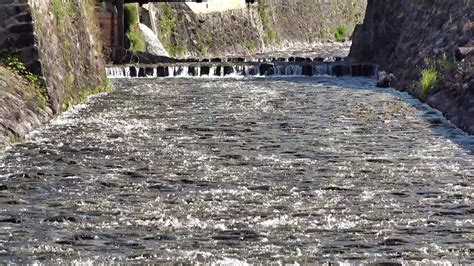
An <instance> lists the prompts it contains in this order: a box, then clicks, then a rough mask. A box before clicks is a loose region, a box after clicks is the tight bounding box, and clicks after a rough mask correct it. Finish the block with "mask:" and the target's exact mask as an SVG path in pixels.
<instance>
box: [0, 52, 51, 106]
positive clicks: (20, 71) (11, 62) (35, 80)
mask: <svg viewBox="0 0 474 266" xmlns="http://www.w3.org/2000/svg"><path fill="white" fill-rule="evenodd" d="M0 64H1V65H4V66H5V67H6V68H8V69H10V70H11V71H12V72H13V73H15V74H17V75H19V76H20V77H22V78H23V79H24V80H25V83H26V85H27V88H28V90H29V93H31V94H32V95H34V96H35V97H36V99H37V102H38V107H39V108H40V109H42V110H45V109H46V107H47V106H48V102H49V98H48V94H47V93H46V84H45V82H44V80H43V78H41V77H40V76H38V75H35V74H33V73H31V72H30V71H28V69H27V68H26V66H25V65H24V64H23V63H22V62H21V61H20V59H19V58H18V57H16V56H14V55H11V54H9V53H7V52H6V51H1V50H0Z"/></svg>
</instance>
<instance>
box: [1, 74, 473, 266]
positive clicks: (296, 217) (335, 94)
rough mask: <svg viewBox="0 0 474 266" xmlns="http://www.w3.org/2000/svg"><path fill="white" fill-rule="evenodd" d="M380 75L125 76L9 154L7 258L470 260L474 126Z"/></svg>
mask: <svg viewBox="0 0 474 266" xmlns="http://www.w3.org/2000/svg"><path fill="white" fill-rule="evenodd" d="M374 83H375V82H374V80H370V79H366V78H352V77H351V78H336V77H327V76H320V77H308V78H306V77H289V78H283V77H275V78H258V77H240V78H159V79H158V78H155V79H115V80H114V84H115V86H116V89H115V91H113V92H111V93H109V94H104V95H100V96H96V97H93V98H91V99H90V100H89V101H88V102H87V103H86V104H84V105H81V106H79V108H76V109H74V110H72V111H69V112H67V113H64V114H63V115H61V116H60V117H58V118H56V119H54V120H53V121H52V122H51V123H50V124H48V125H47V126H46V127H44V128H42V129H41V130H39V131H36V132H34V133H33V134H31V135H30V136H29V138H28V140H27V141H26V142H25V143H22V144H17V145H15V146H13V147H11V148H9V149H8V150H7V151H6V152H4V153H3V154H2V155H0V261H3V262H16V263H31V262H35V261H39V262H82V263H84V262H92V261H94V262H101V261H102V262H104V261H110V260H118V261H135V262H144V261H146V262H156V263H163V262H181V263H193V262H203V263H217V264H237V263H241V264H244V263H276V264H278V263H295V262H298V263H311V262H341V263H342V262H353V263H360V262H396V263H405V262H421V263H426V264H432V263H440V264H442V263H447V262H451V263H456V262H459V263H467V264H470V263H474V255H473V250H474V244H473V243H474V216H473V213H474V206H473V197H474V194H473V193H474V191H473V187H472V182H473V180H474V137H472V136H471V137H470V136H467V135H466V134H465V133H464V132H462V131H460V130H459V129H457V128H455V127H454V126H452V125H451V124H450V122H448V121H447V120H446V119H445V118H444V117H443V116H442V115H441V114H440V113H439V112H438V111H436V110H434V109H431V108H429V107H428V106H426V105H424V104H422V103H420V102H419V101H418V100H415V99H413V98H412V97H410V96H408V94H405V93H401V92H397V91H395V90H392V89H379V88H375V87H374V86H373V84H374Z"/></svg>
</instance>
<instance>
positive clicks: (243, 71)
mask: <svg viewBox="0 0 474 266" xmlns="http://www.w3.org/2000/svg"><path fill="white" fill-rule="evenodd" d="M106 71H107V76H108V77H110V78H160V77H201V76H202V77H247V76H276V77H278V76H295V77H297V76H307V77H311V76H323V75H329V76H338V77H342V76H353V77H373V76H374V75H375V73H376V71H377V66H376V65H372V64H340V63H329V62H324V63H315V64H310V63H302V64H297V63H287V62H278V63H255V64H239V63H236V64H229V63H227V62H224V63H222V62H219V63H211V62H201V63H196V62H194V63H189V64H185V63H179V64H162V65H122V66H118V65H114V66H108V67H107V68H106Z"/></svg>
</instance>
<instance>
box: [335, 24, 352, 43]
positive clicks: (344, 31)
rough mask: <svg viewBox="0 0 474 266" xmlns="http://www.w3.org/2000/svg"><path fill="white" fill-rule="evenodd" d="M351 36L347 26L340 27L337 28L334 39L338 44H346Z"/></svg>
mask: <svg viewBox="0 0 474 266" xmlns="http://www.w3.org/2000/svg"><path fill="white" fill-rule="evenodd" d="M348 34H349V29H348V28H347V27H346V26H345V25H339V27H337V28H336V32H335V33H334V39H335V40H336V41H337V42H344V41H346V39H347V37H348Z"/></svg>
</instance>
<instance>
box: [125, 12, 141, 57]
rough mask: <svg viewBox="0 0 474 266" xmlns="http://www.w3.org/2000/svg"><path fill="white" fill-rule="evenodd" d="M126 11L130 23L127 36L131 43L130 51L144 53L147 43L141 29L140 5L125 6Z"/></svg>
mask: <svg viewBox="0 0 474 266" xmlns="http://www.w3.org/2000/svg"><path fill="white" fill-rule="evenodd" d="M124 11H125V16H126V17H127V19H128V23H129V24H128V28H127V32H126V33H125V35H126V36H127V38H128V40H129V41H130V50H132V51H134V52H144V51H145V50H146V43H145V38H144V37H143V35H142V33H141V31H140V27H139V24H140V14H139V9H138V5H137V4H125V5H124Z"/></svg>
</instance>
